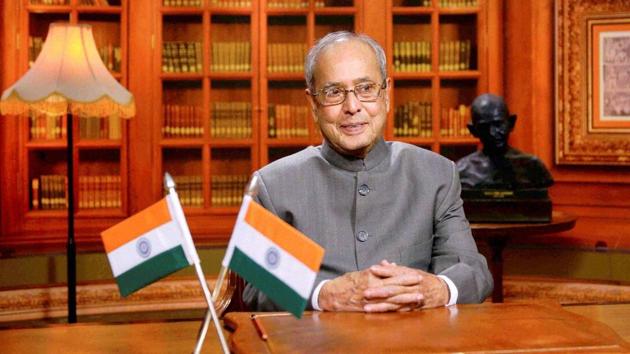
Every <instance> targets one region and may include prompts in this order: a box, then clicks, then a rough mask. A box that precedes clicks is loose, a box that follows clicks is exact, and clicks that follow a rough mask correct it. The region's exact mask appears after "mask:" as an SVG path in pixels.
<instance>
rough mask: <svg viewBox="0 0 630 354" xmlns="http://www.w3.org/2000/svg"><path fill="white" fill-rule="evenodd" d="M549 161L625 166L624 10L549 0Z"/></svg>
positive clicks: (629, 29)
mask: <svg viewBox="0 0 630 354" xmlns="http://www.w3.org/2000/svg"><path fill="white" fill-rule="evenodd" d="M555 32H556V33H555V54H556V58H555V98H556V100H555V101H556V107H555V108H556V109H555V128H556V134H555V160H556V163H557V164H559V165H627V166H630V8H629V7H628V5H627V3H624V1H623V0H607V1H600V0H555Z"/></svg>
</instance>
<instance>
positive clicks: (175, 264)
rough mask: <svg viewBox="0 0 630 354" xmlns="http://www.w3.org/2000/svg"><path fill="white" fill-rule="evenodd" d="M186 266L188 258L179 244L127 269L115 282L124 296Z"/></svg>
mask: <svg viewBox="0 0 630 354" xmlns="http://www.w3.org/2000/svg"><path fill="white" fill-rule="evenodd" d="M187 266H188V260H187V259H186V255H185V254H184V249H183V248H182V246H181V245H180V246H177V247H174V248H172V249H170V250H168V251H166V252H162V253H160V254H158V255H157V256H155V257H152V258H149V259H148V260H147V261H146V262H144V263H141V264H139V265H138V266H137V267H135V268H131V269H129V270H128V271H126V272H124V273H123V274H121V275H120V276H118V277H116V282H117V283H118V289H119V290H120V294H121V295H122V296H123V297H124V296H127V295H129V294H131V293H133V292H134V291H136V290H139V289H141V288H143V287H145V286H147V285H149V284H151V283H153V282H154V281H157V280H159V279H162V278H164V277H165V276H167V275H169V274H171V273H174V272H176V271H178V270H180V269H182V268H185V267H187Z"/></svg>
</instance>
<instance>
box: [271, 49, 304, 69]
mask: <svg viewBox="0 0 630 354" xmlns="http://www.w3.org/2000/svg"><path fill="white" fill-rule="evenodd" d="M306 51H307V46H306V44H305V43H269V44H268V45H267V71H268V72H270V73H277V72H301V71H303V70H304V55H306Z"/></svg>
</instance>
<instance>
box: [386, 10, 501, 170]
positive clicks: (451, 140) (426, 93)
mask: <svg viewBox="0 0 630 354" xmlns="http://www.w3.org/2000/svg"><path fill="white" fill-rule="evenodd" d="M487 7H488V4H486V1H484V0H433V1H431V0H418V1H409V0H389V1H388V6H387V8H388V18H389V19H390V20H389V21H388V22H387V27H388V45H389V47H388V48H387V51H388V61H389V65H390V67H389V71H390V75H391V77H392V79H393V100H392V103H393V112H392V117H390V119H389V121H388V127H387V128H388V131H389V137H390V138H391V139H396V140H401V141H405V142H408V143H411V144H415V145H419V146H422V147H425V148H427V149H430V150H433V151H435V152H438V153H440V154H442V155H444V156H446V157H448V158H450V159H452V160H457V159H459V158H460V157H462V156H465V155H467V154H469V153H471V152H473V151H475V150H476V149H477V144H478V143H477V139H476V138H474V137H472V136H471V135H470V133H469V132H468V129H467V128H466V123H467V122H469V121H470V103H471V102H472V100H473V99H474V98H475V97H476V96H477V95H478V94H479V93H481V92H485V91H488V90H489V89H490V87H489V86H488V81H487V79H486V76H487V75H488V73H487V71H488V69H489V65H488V64H487V61H488V53H487V50H486V48H488V46H489V41H490V39H489V38H487V35H488V33H487V32H486V30H485V28H486V27H485V26H486V24H487V21H488V18H487V17H488V12H487ZM493 45H494V43H493Z"/></svg>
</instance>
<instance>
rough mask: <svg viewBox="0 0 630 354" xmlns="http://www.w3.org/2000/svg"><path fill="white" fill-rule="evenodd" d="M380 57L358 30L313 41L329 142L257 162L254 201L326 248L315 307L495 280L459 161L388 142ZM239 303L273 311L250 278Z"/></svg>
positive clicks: (420, 303) (452, 290) (382, 307)
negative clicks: (480, 247) (481, 248)
mask: <svg viewBox="0 0 630 354" xmlns="http://www.w3.org/2000/svg"><path fill="white" fill-rule="evenodd" d="M386 66H387V65H386V59H385V54H384V52H383V49H382V48H381V47H380V46H379V45H378V44H377V43H376V42H375V41H374V40H373V39H371V38H370V37H368V36H365V35H358V34H354V33H350V32H335V33H330V34H328V35H327V36H325V37H323V38H322V39H320V40H319V41H318V42H317V44H316V45H315V46H314V47H313V48H311V50H310V51H309V53H308V55H307V57H306V63H305V67H306V69H305V76H306V84H307V89H306V98H307V100H308V101H309V103H310V106H311V109H312V111H313V117H314V119H315V122H316V124H317V125H318V126H319V129H320V130H321V132H322V134H323V136H324V141H323V143H322V145H321V146H318V147H308V148H306V149H305V150H303V151H301V152H298V153H296V154H294V155H291V156H288V157H285V158H283V159H280V160H277V161H275V162H273V163H271V164H269V165H267V166H265V167H263V168H262V169H261V170H259V171H257V172H256V174H257V175H258V177H259V186H258V187H259V188H258V189H259V194H258V197H257V198H258V201H259V202H260V203H261V204H262V205H263V206H264V207H265V208H267V209H269V210H270V211H272V212H273V213H275V214H276V215H278V216H279V217H280V218H282V219H284V220H285V221H287V222H288V223H289V224H291V225H293V226H294V227H296V228H297V229H299V230H300V231H302V232H303V233H304V234H306V235H308V236H309V237H310V238H312V239H313V240H314V241H315V242H317V243H318V244H320V245H321V246H322V247H324V248H325V249H326V254H325V257H324V261H323V263H322V266H321V269H320V272H319V274H318V276H317V279H316V286H315V289H314V291H313V294H312V295H311V302H310V307H312V308H313V309H315V310H324V311H365V312H385V311H410V310H415V309H418V308H430V307H437V306H444V305H448V304H454V303H478V302H481V301H483V300H484V299H485V298H486V296H487V295H488V294H489V293H490V291H491V290H492V277H491V276H490V273H489V271H488V267H487V264H486V260H485V258H484V257H483V256H482V255H480V254H479V253H478V251H477V247H476V246H475V242H474V240H473V238H472V236H471V231H470V226H469V224H468V222H467V220H466V218H465V216H464V212H463V209H462V200H461V198H460V183H459V179H458V174H457V171H456V169H455V165H454V164H453V163H452V162H451V161H449V160H447V159H446V158H444V157H442V156H440V155H438V154H435V153H433V152H430V151H427V150H424V149H421V148H419V147H416V146H413V145H409V144H404V143H399V142H386V141H384V140H383V137H382V134H383V128H384V126H385V121H386V118H387V112H388V111H389V95H390V87H391V80H390V79H389V78H388V77H387V71H386ZM243 300H244V302H245V303H246V304H248V305H249V307H250V308H251V309H252V310H258V311H274V310H279V308H278V307H277V306H276V305H275V304H273V303H272V302H271V301H270V300H269V299H268V298H267V297H266V296H265V295H264V294H262V293H261V292H259V291H258V290H257V289H255V288H254V287H252V286H251V285H249V284H248V285H247V286H246V288H245V291H244V293H243Z"/></svg>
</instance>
